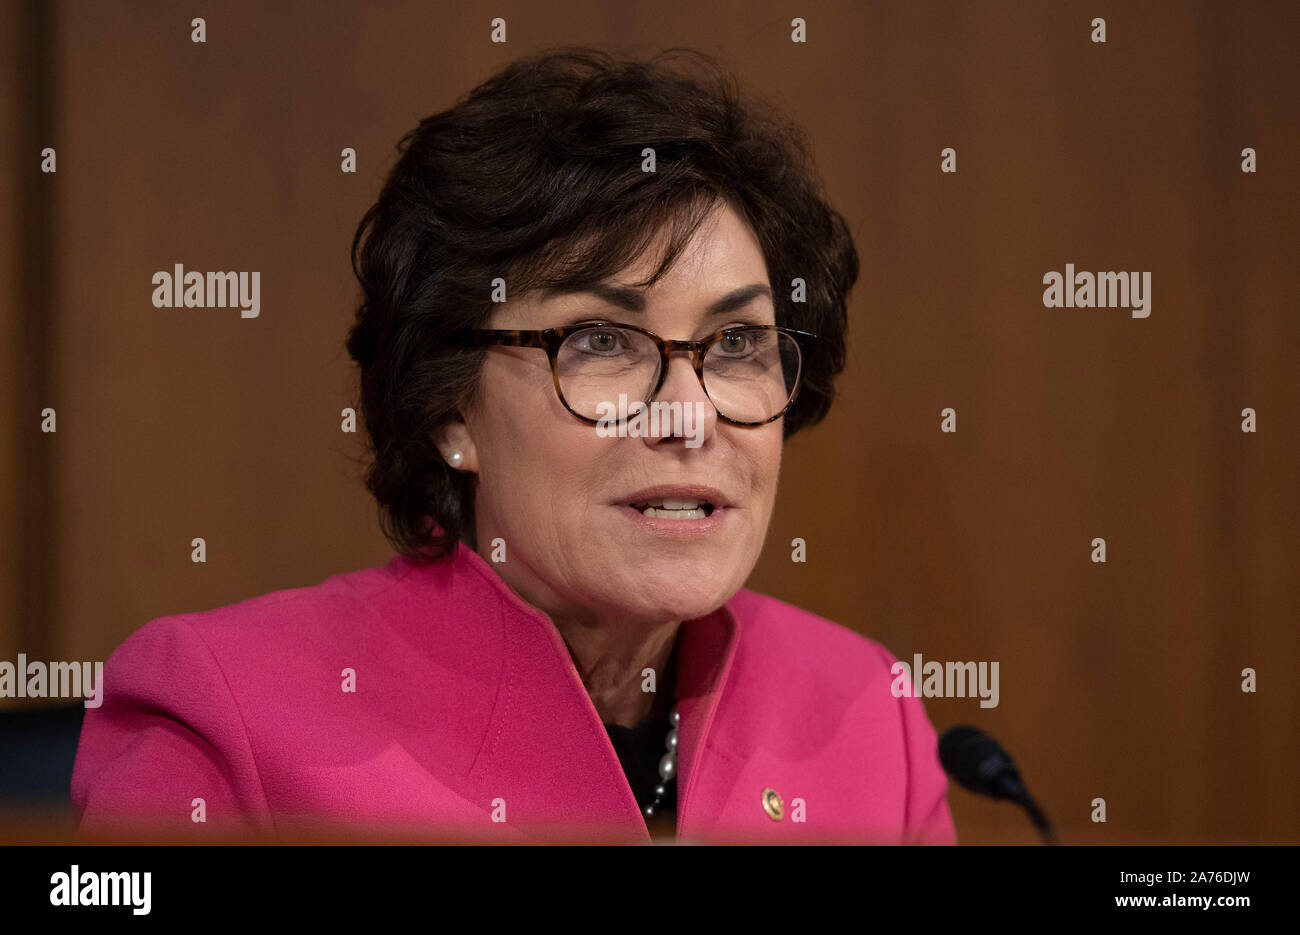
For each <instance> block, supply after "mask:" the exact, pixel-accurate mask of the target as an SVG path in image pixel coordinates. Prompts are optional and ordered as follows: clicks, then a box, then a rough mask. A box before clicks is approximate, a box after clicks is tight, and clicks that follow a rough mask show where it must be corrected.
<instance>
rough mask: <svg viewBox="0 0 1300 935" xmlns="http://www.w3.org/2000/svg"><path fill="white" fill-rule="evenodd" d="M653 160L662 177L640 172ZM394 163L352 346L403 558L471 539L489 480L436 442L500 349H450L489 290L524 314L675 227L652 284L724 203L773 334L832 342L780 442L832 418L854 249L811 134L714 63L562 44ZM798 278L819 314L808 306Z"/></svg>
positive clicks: (385, 518)
mask: <svg viewBox="0 0 1300 935" xmlns="http://www.w3.org/2000/svg"><path fill="white" fill-rule="evenodd" d="M647 147H649V148H652V149H653V150H654V153H655V161H656V171H654V172H643V171H642V170H641V163H642V159H643V156H642V152H643V150H644V149H645V148H647ZM397 148H398V152H399V153H400V156H399V158H398V160H397V163H396V165H395V166H394V167H393V169H392V171H391V172H390V173H389V175H388V178H387V179H386V181H385V183H384V186H383V190H382V191H381V192H380V194H379V198H378V200H377V201H376V202H375V204H374V205H373V206H371V208H370V209H369V210H368V211H367V212H366V214H365V217H364V218H362V220H361V223H360V225H359V226H358V227H357V232H356V236H355V238H354V239H353V242H352V269H353V272H354V273H355V274H356V277H357V279H358V280H359V281H360V283H361V289H362V293H363V297H362V301H361V304H360V306H359V307H358V309H357V313H356V322H355V324H354V325H353V327H352V329H351V331H350V333H349V335H348V341H347V348H348V352H349V354H350V355H351V356H352V359H353V360H355V361H356V362H357V364H358V365H359V366H360V371H361V378H360V393H361V399H360V409H361V414H362V418H363V421H364V424H365V427H366V431H367V433H368V435H369V441H370V458H371V460H370V463H369V467H368V470H367V473H366V486H367V488H368V489H369V490H370V492H371V493H372V494H373V495H374V497H375V499H376V500H377V501H378V504H379V507H380V510H381V525H382V526H383V529H384V534H385V535H386V536H387V537H388V539H389V541H390V542H391V543H392V544H393V546H394V547H395V548H396V549H397V551H398V552H400V553H401V554H403V555H405V556H406V557H408V558H410V559H412V560H414V561H430V560H435V559H438V558H441V557H444V556H446V555H447V554H449V553H450V552H451V551H453V550H454V548H455V545H456V542H457V541H458V540H462V539H464V540H466V541H469V542H470V543H471V544H472V543H473V540H474V484H475V478H474V476H473V475H472V474H470V473H469V472H461V471H456V470H453V469H452V468H451V467H450V466H449V465H447V463H446V462H445V461H444V459H443V457H442V454H441V453H440V451H439V450H438V447H437V445H436V442H435V439H436V438H437V434H438V430H439V429H440V428H441V427H442V426H443V425H444V424H446V423H447V422H448V421H449V420H452V419H456V418H458V417H459V416H458V413H459V410H460V408H461V407H462V406H463V405H465V404H466V403H467V402H469V401H470V400H472V399H473V398H474V395H475V393H476V392H477V387H478V377H479V372H480V369H481V367H482V363H483V355H484V353H485V350H484V349H482V348H477V349H465V348H462V347H460V346H457V344H456V343H454V342H453V341H451V340H450V338H451V334H452V332H455V331H457V330H459V329H463V328H478V327H483V325H484V323H485V321H486V320H487V319H488V317H489V316H490V314H491V312H492V309H493V302H492V299H491V283H492V280H493V279H495V278H497V277H501V278H503V279H504V280H505V281H506V283H507V284H508V288H509V295H510V298H512V299H515V298H518V297H519V296H521V295H524V294H527V293H528V292H531V291H533V290H535V289H538V288H570V289H581V288H585V287H588V286H591V285H594V284H596V283H599V282H601V281H603V280H605V279H608V278H609V277H611V276H613V275H615V274H617V273H618V272H619V271H621V270H622V269H624V268H625V267H627V266H628V265H629V264H630V263H632V262H634V261H635V260H636V259H637V258H638V257H640V256H641V254H642V253H643V252H644V251H645V250H646V249H647V247H648V246H649V245H650V243H651V241H652V240H653V238H654V236H655V235H656V234H657V233H658V232H659V231H660V230H661V229H663V228H664V227H665V226H667V227H668V228H669V230H668V236H667V238H666V241H665V243H666V246H665V249H664V251H663V257H662V260H661V261H660V263H659V264H658V266H657V267H656V269H655V270H654V272H653V273H652V275H651V277H650V278H649V279H647V280H646V281H645V282H643V283H640V284H638V285H641V286H642V287H644V286H649V285H651V284H653V283H655V282H657V281H658V280H659V278H660V277H661V276H663V274H664V273H666V272H667V271H668V269H669V268H670V267H671V266H672V264H673V262H674V260H675V259H676V258H677V256H678V254H679V253H680V252H681V251H682V249H684V248H685V246H686V245H687V243H688V242H689V241H690V239H691V236H692V235H693V234H694V232H695V230H696V228H698V226H699V225H700V223H701V222H702V221H703V220H704V218H705V217H707V215H708V213H709V211H710V210H711V209H712V208H713V207H714V206H715V205H716V204H717V203H718V201H719V200H720V199H723V200H725V201H726V202H728V203H730V204H731V205H732V206H733V207H734V208H735V210H736V211H737V213H739V214H740V215H741V216H742V217H743V218H745V219H746V221H747V222H748V223H749V224H750V226H751V227H752V228H753V230H754V232H755V234H756V235H757V238H758V242H759V244H760V247H761V249H762V252H763V257H764V259H765V260H766V262H767V269H768V274H769V277H770V283H769V285H770V286H771V288H772V292H773V295H774V297H775V304H776V321H777V324H781V325H787V326H789V327H794V328H799V329H802V330H806V331H812V332H816V333H817V334H818V335H819V340H818V341H817V342H816V346H815V349H814V350H813V351H812V352H811V354H810V355H809V356H808V358H807V359H806V360H805V361H804V371H803V379H802V382H801V384H800V389H799V395H798V398H797V399H796V400H795V403H794V405H793V406H792V407H791V409H790V411H789V412H787V413H786V415H785V416H784V417H783V418H784V426H783V431H784V437H786V438H788V437H789V436H791V435H793V434H794V433H795V432H797V431H799V430H800V429H801V428H803V427H805V426H808V425H813V424H815V423H817V422H818V421H820V420H821V419H822V417H823V416H825V414H826V412H827V410H828V409H829V408H830V404H831V399H832V397H833V395H834V380H835V377H836V376H837V375H838V374H839V373H840V371H842V370H843V368H844V354H845V351H844V338H845V329H846V324H847V320H846V301H847V297H848V293H849V290H850V289H851V288H852V287H853V284H854V283H855V282H856V281H857V277H858V255H857V250H856V249H855V247H854V245H853V239H852V236H851V235H850V233H849V229H848V225H847V224H846V223H845V221H844V219H843V217H841V215H840V214H839V213H838V212H836V211H835V210H834V209H832V208H831V207H830V206H829V205H827V204H826V202H825V200H824V198H823V196H822V194H821V185H820V181H819V179H818V176H817V173H816V171H815V169H814V168H813V163H812V157H811V151H810V148H809V146H808V144H807V142H806V139H805V137H804V134H803V132H802V131H801V130H800V129H799V128H798V127H796V126H795V125H794V124H792V123H791V122H789V121H788V120H786V119H784V118H782V117H781V116H780V115H779V114H778V112H777V111H776V109H775V108H773V107H771V106H770V105H769V104H767V103H766V102H765V101H763V100H762V99H760V98H756V97H753V96H748V95H745V94H742V92H741V91H740V89H739V88H738V87H737V85H736V82H735V79H734V78H733V77H732V76H731V75H730V74H729V73H728V72H727V71H726V70H725V69H724V68H723V67H722V66H720V65H719V64H718V63H717V62H716V61H715V60H714V59H713V58H711V57H710V56H707V55H705V54H704V53H701V52H696V51H693V50H690V49H679V48H678V49H668V50H666V51H664V52H661V53H660V54H659V55H656V56H654V57H653V58H651V59H649V60H644V61H643V60H636V59H630V58H619V57H616V56H614V55H611V54H610V53H607V52H604V51H600V50H596V49H590V48H580V47H571V46H570V47H563V48H557V49H551V50H548V51H546V52H543V53H540V54H537V55H533V56H530V57H528V58H523V59H520V60H517V61H515V62H513V63H511V64H510V65H508V66H507V67H506V68H505V69H504V70H502V71H501V72H499V73H498V74H496V75H495V76H493V77H491V78H490V79H488V80H487V81H485V82H484V83H482V84H481V85H479V86H478V87H476V88H475V89H474V90H473V91H471V92H470V93H469V94H468V95H466V96H464V97H463V98H462V99H461V100H460V101H459V102H458V103H456V105H455V106H454V107H451V108H450V109H448V110H445V111H442V112H441V113H437V114H434V115H433V116H430V117H427V118H425V119H424V120H422V121H420V124H419V126H417V127H416V128H415V129H414V130H412V131H410V132H409V133H408V134H407V135H406V136H405V137H403V138H402V140H401V142H400V143H399V144H398V147H397ZM367 231H368V234H367ZM794 278H800V279H802V280H804V283H805V288H806V296H805V301H802V302H797V301H793V300H792V297H791V280H792V279H794ZM430 520H432V523H431V522H430ZM434 524H436V525H434Z"/></svg>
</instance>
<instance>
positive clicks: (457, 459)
mask: <svg viewBox="0 0 1300 935" xmlns="http://www.w3.org/2000/svg"><path fill="white" fill-rule="evenodd" d="M447 460H448V461H450V462H451V466H452V467H454V468H458V467H460V465H461V462H462V461H464V460H465V456H464V455H463V454H461V453H460V452H459V451H453V452H452V453H451V454H450V455H449V456H448V457H447Z"/></svg>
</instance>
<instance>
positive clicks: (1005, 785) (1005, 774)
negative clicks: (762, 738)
mask: <svg viewBox="0 0 1300 935" xmlns="http://www.w3.org/2000/svg"><path fill="white" fill-rule="evenodd" d="M939 762H940V763H942V764H943V768H944V770H946V771H947V773H948V775H949V776H951V777H952V778H953V779H955V780H956V781H957V783H958V784H959V785H961V786H963V787H964V788H966V789H969V790H970V791H971V792H974V793H976V794H977V795H987V796H989V797H991V798H994V799H1012V800H1014V801H1020V800H1022V799H1023V798H1024V797H1025V795H1026V792H1025V787H1024V785H1023V784H1022V783H1021V781H1020V773H1019V772H1018V771H1017V770H1016V766H1015V764H1014V763H1012V762H1011V757H1010V756H1009V755H1008V754H1007V751H1005V750H1003V749H1002V745H1001V744H999V743H998V742H997V741H996V740H994V739H993V738H992V737H990V736H989V735H988V734H986V733H984V732H983V731H982V730H980V729H979V728H977V727H970V726H968V725H965V724H963V725H961V726H958V727H952V728H949V729H948V730H947V731H945V732H944V735H943V737H941V738H940V739H939Z"/></svg>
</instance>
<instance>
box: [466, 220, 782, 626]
mask: <svg viewBox="0 0 1300 935" xmlns="http://www.w3.org/2000/svg"><path fill="white" fill-rule="evenodd" d="M661 236H662V235H661ZM654 246H655V248H658V247H659V246H660V242H659V241H656V243H655V245H654ZM657 257H658V253H657V249H652V250H649V251H647V253H646V255H645V256H643V257H642V258H641V259H640V260H638V261H637V262H636V263H634V264H633V265H632V266H630V267H628V268H627V269H625V270H624V271H623V272H622V273H620V274H619V275H618V276H616V277H614V279H613V280H612V282H610V283H609V284H610V285H616V286H625V285H627V284H628V283H632V282H636V281H639V280H641V279H643V278H645V277H646V276H647V275H648V274H649V273H650V271H651V269H652V268H653V267H652V263H653V260H654V259H657ZM767 283H768V273H767V266H766V263H765V262H764V260H763V255H762V252H761V250H760V249H759V245H758V241H757V240H756V238H755V237H754V234H753V232H752V231H751V229H750V228H749V227H748V225H747V224H746V223H745V222H744V221H743V219H742V218H741V217H740V216H739V215H738V214H736V212H735V211H734V209H732V208H731V207H730V206H728V205H725V203H724V205H723V206H722V207H719V208H717V209H715V211H714V212H713V214H711V215H710V216H709V217H708V218H707V219H706V220H705V222H704V223H703V224H702V225H701V226H700V228H699V230H698V231H697V233H696V235H695V237H694V239H693V240H692V241H691V242H690V244H689V245H688V246H687V248H686V249H685V250H684V251H683V253H682V254H681V255H680V256H679V257H678V259H677V261H676V263H675V264H674V266H673V268H672V269H671V270H669V271H668V273H667V274H666V275H665V276H664V277H663V278H662V279H661V280H660V281H659V282H658V283H656V284H655V285H654V286H653V287H651V288H650V289H647V290H641V291H640V295H641V297H642V299H643V302H644V305H643V310H641V311H633V310H630V309H628V308H624V307H621V306H619V305H617V304H614V303H613V302H612V301H611V300H610V299H609V298H606V297H602V296H598V295H596V294H593V293H589V292H583V293H569V294H561V295H552V296H547V297H545V298H541V297H539V296H538V295H537V294H536V293H534V294H532V295H529V296H526V297H523V298H521V299H520V300H519V301H514V300H511V301H508V302H506V303H503V304H502V305H501V306H500V307H499V308H498V309H497V310H496V311H495V312H494V314H493V315H492V317H491V319H490V320H489V322H488V323H487V327H489V328H518V329H528V330H532V329H540V328H550V327H555V326H559V325H569V324H574V323H578V322H582V321H587V320H598V319H604V320H609V321H618V322H624V323H626V324H632V325H639V326H641V327H643V328H646V329H648V330H650V331H653V332H654V333H655V334H657V335H659V336H660V337H661V338H665V339H673V338H677V339H699V338H702V337H704V336H705V335H707V334H710V333H712V332H714V331H716V330H718V329H719V328H722V327H725V326H727V325H731V324H775V309H774V305H773V303H772V299H771V297H770V294H769V293H768V292H767ZM749 286H757V287H759V288H760V289H761V290H762V291H761V293H760V294H759V295H757V296H755V297H754V298H752V299H751V300H749V301H748V302H746V303H745V304H743V305H742V306H740V307H738V308H732V309H731V310H729V311H725V312H722V313H720V314H712V315H710V314H709V313H708V311H707V309H708V307H709V306H710V305H712V304H713V303H715V302H717V301H718V300H719V299H721V298H723V297H724V296H727V295H728V294H729V293H732V292H733V291H736V290H740V289H744V288H746V287H749ZM669 361H670V362H669V367H668V372H667V376H666V377H665V380H664V384H663V387H662V388H661V390H660V392H659V395H658V396H657V397H656V399H657V400H660V401H664V402H672V401H680V402H681V403H682V404H683V410H685V409H686V408H687V407H688V406H689V407H691V408H692V409H693V411H702V412H703V414H704V418H703V420H702V422H701V423H700V424H699V425H697V426H694V427H693V429H694V432H695V433H696V434H695V437H694V438H693V439H688V438H685V437H681V436H678V437H672V435H671V427H669V426H664V427H663V429H662V431H661V432H660V433H659V434H658V435H657V436H655V437H646V438H638V437H631V436H630V435H629V436H627V437H621V438H620V437H602V435H601V434H599V433H598V431H597V427H596V426H594V425H590V424H588V423H585V422H582V421H580V420H579V419H577V418H575V417H574V416H573V415H571V414H570V413H569V412H568V411H567V410H566V409H565V408H564V406H563V405H562V404H561V403H560V400H559V399H558V398H557V396H556V394H555V390H554V388H553V385H552V379H551V371H550V364H549V361H548V359H547V355H546V352H545V351H543V350H541V349H538V348H513V347H493V348H492V349H490V350H489V352H488V354H487V356H486V360H485V362H484V366H483V372H482V383H481V387H480V396H479V399H478V400H477V402H476V405H475V406H474V407H473V408H472V409H471V410H470V411H469V412H467V413H465V419H466V421H465V423H464V426H463V427H453V431H452V435H451V437H450V439H449V442H448V443H447V444H446V445H445V447H444V450H449V449H452V448H459V449H460V450H461V451H462V453H463V455H464V458H465V460H464V462H463V468H464V469H465V470H470V471H474V472H476V473H477V475H478V488H477V496H476V500H475V514H476V522H477V535H478V548H479V552H480V553H481V554H482V555H483V557H484V558H487V559H488V560H491V557H492V554H493V541H494V540H495V539H498V538H500V539H502V540H504V543H505V557H506V560H505V561H504V562H502V563H497V564H495V565H494V567H495V568H496V569H497V571H498V572H499V574H500V575H501V577H502V578H503V579H504V580H505V581H506V582H507V583H508V584H509V585H510V586H511V587H512V588H513V589H514V590H515V591H516V592H517V593H519V594H520V595H521V596H522V597H523V598H524V599H525V600H527V601H528V602H529V603H531V604H534V605H535V606H537V607H540V608H541V609H542V610H544V611H546V612H548V613H549V614H551V615H552V616H561V615H562V616H564V617H566V618H571V619H579V620H582V619H588V620H592V621H599V620H601V619H607V618H612V619H616V620H619V621H622V622H662V621H667V620H686V619H690V618H693V617H697V616H701V615H703V614H706V613H708V612H709V611H711V610H713V609H715V608H716V607H718V606H720V605H721V604H722V603H724V602H725V601H726V600H727V599H728V598H730V597H731V595H732V594H734V593H735V592H736V591H737V590H738V589H739V588H740V587H742V586H743V584H744V582H745V579H746V578H747V577H748V575H749V572H750V570H751V569H752V568H753V566H754V563H755V562H756V561H757V559H758V555H759V552H760V550H761V549H762V545H763V539H764V536H765V535H766V532H767V526H768V521H769V519H770V518H771V515H772V504H773V501H774V499H775V496H776V485H777V475H778V473H779V471H780V466H781V448H782V423H783V420H781V419H778V420H776V421H774V422H769V423H768V424H766V425H762V426H756V427H742V426H735V425H729V424H727V423H725V422H721V421H719V420H718V419H717V415H716V411H715V410H714V408H713V406H712V404H711V403H710V402H709V398H708V396H707V395H706V394H705V392H704V389H703V387H701V386H700V383H699V380H698V379H697V378H696V376H695V372H694V370H693V369H692V366H691V361H690V355H689V354H687V353H684V352H683V353H676V354H673V355H671V356H670V358H669ZM696 402H699V403H703V406H702V407H701V408H700V409H696V408H695V407H694V404H695V403H696ZM689 427H690V426H688V428H689ZM688 440H689V441H691V442H692V445H693V446H692V445H688V444H687V442H688ZM673 488H681V489H680V490H679V491H674V490H673ZM690 488H702V489H705V490H691V489H690ZM648 491H649V492H651V493H655V492H657V493H658V495H659V496H668V497H669V498H670V499H673V494H674V493H676V494H677V497H676V498H677V499H682V500H690V499H696V498H700V499H706V500H709V501H711V502H713V503H715V507H714V509H713V512H712V513H711V514H710V515H709V516H708V517H707V518H703V519H690V518H688V519H668V518H658V519H656V518H647V517H646V516H644V514H643V513H642V512H641V511H639V510H637V509H634V508H633V507H632V506H631V504H632V503H633V502H636V501H637V500H639V499H645V498H646V497H647V496H648V495H649V494H647V492H648ZM701 494H703V495H702V496H701ZM719 500H721V502H722V504H723V505H721V506H717V505H716V504H717V503H718V501H719ZM686 515H692V514H686Z"/></svg>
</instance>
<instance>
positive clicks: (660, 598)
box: [623, 563, 744, 620]
mask: <svg viewBox="0 0 1300 935" xmlns="http://www.w3.org/2000/svg"><path fill="white" fill-rule="evenodd" d="M743 585H744V576H743V575H739V576H738V575H736V573H735V571H734V569H731V568H725V569H723V568H713V567H707V566H706V567H701V566H700V565H699V564H698V563H689V564H688V563H668V564H667V565H666V566H664V567H662V568H659V569H656V570H651V569H646V570H645V574H643V575H640V576H638V577H636V578H635V580H634V581H628V582H627V586H626V588H625V589H624V592H623V593H624V594H627V595H628V596H629V597H630V596H632V595H635V596H636V599H635V600H634V601H628V604H629V605H634V606H628V608H627V612H628V613H630V614H635V615H636V616H638V617H645V618H647V619H651V620H667V619H673V620H691V619H693V618H695V617H703V616H704V615H705V614H708V613H711V612H712V611H714V610H716V609H717V608H718V607H720V606H722V605H723V604H725V603H726V602H727V600H728V599H729V598H730V597H731V596H732V595H733V594H735V593H736V591H738V590H739V589H740V588H741V587H742V586H743Z"/></svg>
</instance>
